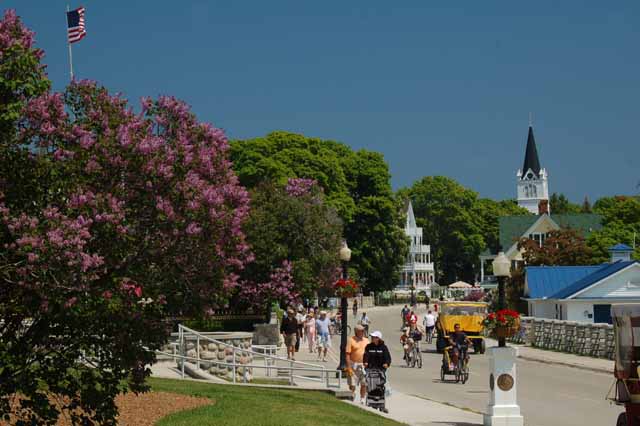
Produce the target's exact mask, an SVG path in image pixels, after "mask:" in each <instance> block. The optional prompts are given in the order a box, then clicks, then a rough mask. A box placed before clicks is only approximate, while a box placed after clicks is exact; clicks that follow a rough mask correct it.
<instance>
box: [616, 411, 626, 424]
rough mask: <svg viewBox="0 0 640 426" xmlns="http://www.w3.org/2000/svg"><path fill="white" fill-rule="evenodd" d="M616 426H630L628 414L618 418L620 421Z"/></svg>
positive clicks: (621, 414) (622, 414)
mask: <svg viewBox="0 0 640 426" xmlns="http://www.w3.org/2000/svg"><path fill="white" fill-rule="evenodd" d="M616 426H628V423H627V413H620V415H619V416H618V421H617V422H616Z"/></svg>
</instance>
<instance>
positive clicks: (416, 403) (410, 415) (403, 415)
mask: <svg viewBox="0 0 640 426" xmlns="http://www.w3.org/2000/svg"><path fill="white" fill-rule="evenodd" d="M331 344H332V345H333V347H332V348H331V349H330V350H329V353H328V356H327V362H326V363H323V362H322V361H320V362H318V358H317V354H315V353H313V354H310V353H309V350H308V346H306V345H305V344H304V343H303V344H302V345H300V351H299V352H298V353H296V359H297V360H298V361H304V362H309V363H315V364H323V365H325V366H337V365H338V364H339V355H338V354H339V351H340V336H333V339H332V342H331ZM281 351H282V353H279V354H278V355H284V356H285V357H286V352H285V350H284V349H281ZM391 386H392V395H391V396H390V397H389V398H387V408H388V409H389V413H388V414H384V413H381V412H380V411H377V410H372V409H371V408H368V407H365V406H363V405H361V404H360V403H359V397H358V400H356V401H345V403H347V404H353V405H356V406H358V407H360V408H362V409H364V410H370V411H372V412H375V413H377V414H379V415H381V416H384V417H387V418H389V419H392V420H395V421H398V422H401V423H406V424H408V425H411V426H436V425H437V426H479V425H482V415H481V414H478V413H474V412H471V411H467V410H462V409H460V408H456V407H453V406H449V405H446V404H442V403H439V402H435V401H431V400H429V399H425V398H420V397H417V396H413V395H408V394H405V393H402V392H398V391H396V390H395V389H393V380H391ZM343 389H344V390H348V387H347V385H346V380H345V382H344V384H343Z"/></svg>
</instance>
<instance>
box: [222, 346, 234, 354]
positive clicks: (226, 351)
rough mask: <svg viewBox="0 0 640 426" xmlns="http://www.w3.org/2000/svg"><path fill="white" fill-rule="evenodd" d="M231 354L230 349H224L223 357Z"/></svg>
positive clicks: (231, 350)
mask: <svg viewBox="0 0 640 426" xmlns="http://www.w3.org/2000/svg"><path fill="white" fill-rule="evenodd" d="M232 353H233V349H231V348H229V347H227V348H224V354H225V355H231V354H232Z"/></svg>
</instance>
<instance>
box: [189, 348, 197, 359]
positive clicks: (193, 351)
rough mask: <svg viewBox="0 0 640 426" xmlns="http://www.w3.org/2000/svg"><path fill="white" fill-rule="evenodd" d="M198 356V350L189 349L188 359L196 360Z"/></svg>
mask: <svg viewBox="0 0 640 426" xmlns="http://www.w3.org/2000/svg"><path fill="white" fill-rule="evenodd" d="M196 355H197V353H196V350H195V349H189V350H188V351H187V356H188V357H192V358H195V357H196Z"/></svg>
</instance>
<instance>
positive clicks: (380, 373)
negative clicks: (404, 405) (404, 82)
mask: <svg viewBox="0 0 640 426" xmlns="http://www.w3.org/2000/svg"><path fill="white" fill-rule="evenodd" d="M362 358H363V359H362V360H363V365H364V368H365V370H366V382H367V406H369V407H371V408H375V409H377V410H380V411H382V412H383V413H388V412H389V410H387V408H386V400H385V384H386V383H387V375H386V371H387V368H389V366H390V365H391V354H390V353H389V348H387V345H385V344H384V341H383V340H382V333H380V332H379V331H374V332H373V333H371V343H369V344H368V345H367V346H366V347H365V349H364V355H363V357H362Z"/></svg>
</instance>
